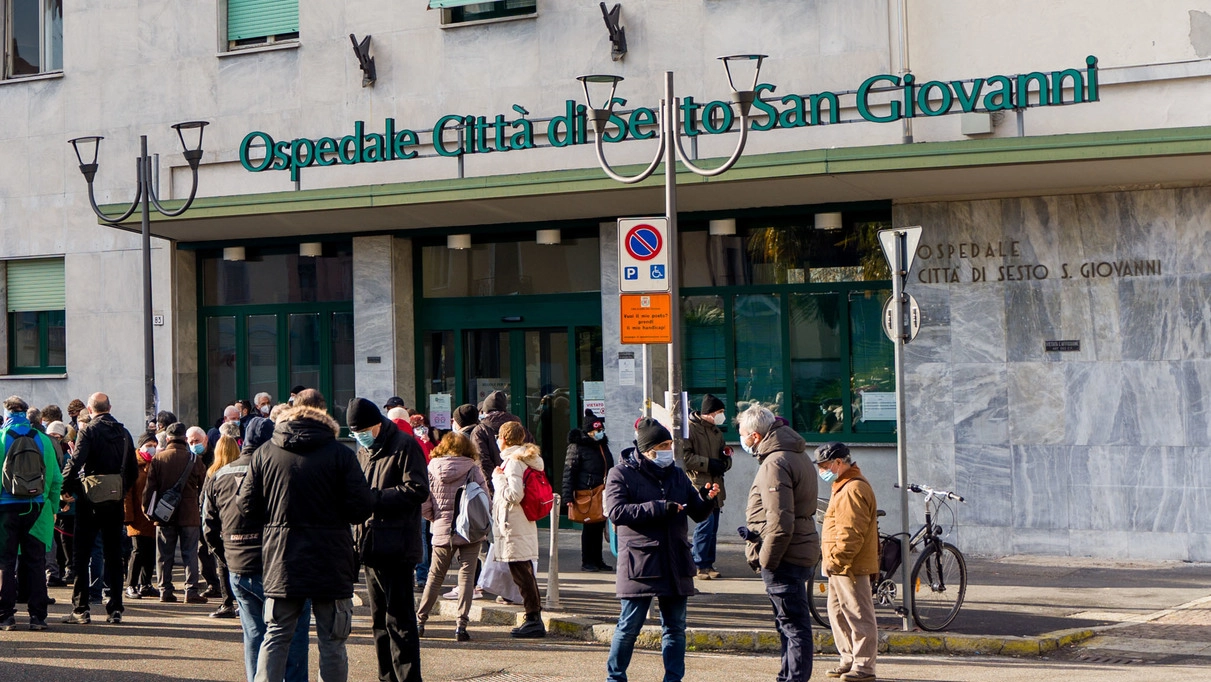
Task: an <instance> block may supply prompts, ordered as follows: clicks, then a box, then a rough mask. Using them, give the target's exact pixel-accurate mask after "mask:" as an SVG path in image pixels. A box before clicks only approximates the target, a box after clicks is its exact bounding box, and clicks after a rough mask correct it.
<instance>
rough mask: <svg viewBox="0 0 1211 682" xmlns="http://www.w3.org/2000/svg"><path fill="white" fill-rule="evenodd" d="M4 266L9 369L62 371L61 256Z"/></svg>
mask: <svg viewBox="0 0 1211 682" xmlns="http://www.w3.org/2000/svg"><path fill="white" fill-rule="evenodd" d="M7 266H8V267H7V285H8V297H7V298H8V300H7V308H8V359H9V371H10V372H11V373H13V374H39V373H56V372H64V371H66V366H67V334H66V323H65V315H64V312H63V309H64V307H65V303H64V300H65V296H66V295H65V290H66V288H65V286H64V281H63V280H64V271H63V259H62V258H41V259H37V260H13V261H8V263H7Z"/></svg>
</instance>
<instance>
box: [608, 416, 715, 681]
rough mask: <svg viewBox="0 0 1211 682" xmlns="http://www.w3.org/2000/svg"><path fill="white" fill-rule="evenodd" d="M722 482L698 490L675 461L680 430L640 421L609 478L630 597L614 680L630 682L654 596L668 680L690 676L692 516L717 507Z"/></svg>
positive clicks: (615, 653) (622, 588)
mask: <svg viewBox="0 0 1211 682" xmlns="http://www.w3.org/2000/svg"><path fill="white" fill-rule="evenodd" d="M718 494H719V487H718V486H717V485H715V484H710V485H708V486H704V487H703V488H702V489H696V488H694V486H693V484H692V483H690V479H689V478H688V477H687V476H686V475H685V473H684V472H683V471H682V470H681V469H679V468H678V467H677V465H676V464H675V463H674V461H673V436H672V435H671V434H670V433H669V431H668V429H666V428H665V427H664V426H663V425H661V424H660V422H658V421H656V420H654V419H650V418H644V419H641V420H639V422H638V423H637V424H636V425H635V447H634V448H627V449H626V450H624V451H623V452H622V461H621V463H620V464H619V465H618V466H616V467H614V468H613V469H611V470H610V473H609V476H607V477H606V487H605V511H606V515H607V516H608V517H609V518H610V520H611V521H613V522H614V524H615V525H616V526H617V528H618V574H617V577H616V582H615V586H616V588H615V589H616V592H617V594H618V598H619V599H620V600H621V601H622V611H621V613H620V614H619V615H618V627H617V628H616V629H615V630H614V639H613V641H612V642H611V644H610V656H609V659H608V660H607V663H606V680H608V681H609V682H626V679H627V672H626V671H627V667H628V666H629V665H630V663H631V655H632V653H633V652H634V650H635V640H636V639H637V638H638V637H639V631H640V629H642V628H643V623H644V621H645V620H647V614H648V608H649V607H651V605H652V599H653V598H656V599H657V600H658V601H659V603H660V624H661V627H662V629H663V636H662V637H661V656H662V658H663V660H664V682H680V680H681V679H682V678H683V677H684V676H685V618H686V604H687V601H688V598H689V597H690V595H692V594H694V572H695V571H694V560H693V557H691V556H690V546H689V521H688V519H691V518H692V519H694V520H695V521H699V522H701V521H702V520H703V519H705V518H706V517H707V516H708V515H710V513H711V510H712V509H713V508H714V498H715V496H717V495H718Z"/></svg>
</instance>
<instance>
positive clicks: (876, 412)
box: [849, 289, 896, 433]
mask: <svg viewBox="0 0 1211 682" xmlns="http://www.w3.org/2000/svg"><path fill="white" fill-rule="evenodd" d="M890 296H891V289H877V290H869V291H855V292H852V293H851V294H850V295H849V346H850V357H851V358H852V359H851V363H852V367H853V370H852V372H851V374H850V384H851V388H850V393H851V395H852V396H853V405H852V407H851V410H852V412H853V429H854V431H855V432H857V433H894V432H895V430H896V416H895V413H894V411H895V405H896V402H895V401H896V366H895V363H896V356H895V354H896V351H895V347H894V346H893V345H892V343H891V341H889V340H888V339H887V335H886V334H884V333H883V325H882V313H883V302H884V301H886V300H887V299H888V298H889V297H890Z"/></svg>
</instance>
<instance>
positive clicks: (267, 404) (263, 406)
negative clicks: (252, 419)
mask: <svg viewBox="0 0 1211 682" xmlns="http://www.w3.org/2000/svg"><path fill="white" fill-rule="evenodd" d="M252 404H253V406H255V407H256V410H255V412H254V413H253V415H254V416H257V417H268V416H269V413H270V412H271V411H273V396H271V395H269V394H268V393H265V392H264V391H262V392H260V393H258V394H256V395H255V396H253V397H252ZM247 428H248V425H247V424H245V425H244V429H245V430H247Z"/></svg>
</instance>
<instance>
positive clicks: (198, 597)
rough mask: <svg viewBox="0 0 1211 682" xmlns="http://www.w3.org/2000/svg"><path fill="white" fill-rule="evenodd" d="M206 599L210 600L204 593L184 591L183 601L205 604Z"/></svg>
mask: <svg viewBox="0 0 1211 682" xmlns="http://www.w3.org/2000/svg"><path fill="white" fill-rule="evenodd" d="M208 601H210V600H209V599H207V598H206V596H205V595H202V594H198V593H197V592H186V593H185V603H186V604H205V603H206V602H208Z"/></svg>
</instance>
